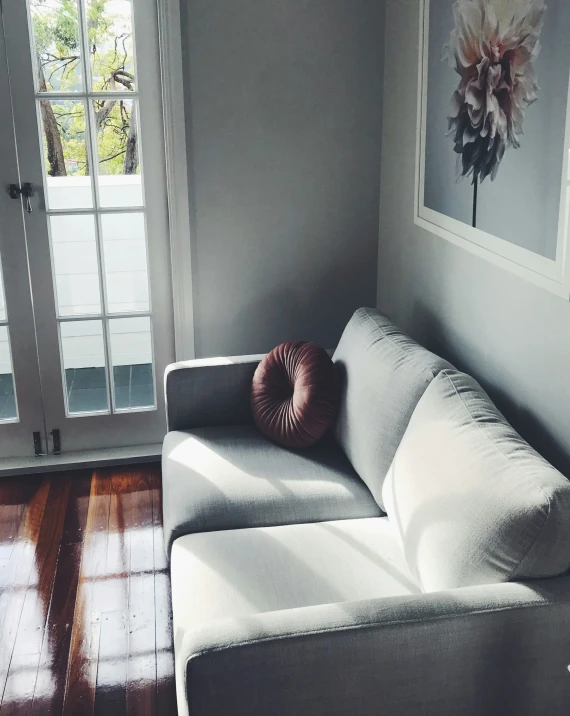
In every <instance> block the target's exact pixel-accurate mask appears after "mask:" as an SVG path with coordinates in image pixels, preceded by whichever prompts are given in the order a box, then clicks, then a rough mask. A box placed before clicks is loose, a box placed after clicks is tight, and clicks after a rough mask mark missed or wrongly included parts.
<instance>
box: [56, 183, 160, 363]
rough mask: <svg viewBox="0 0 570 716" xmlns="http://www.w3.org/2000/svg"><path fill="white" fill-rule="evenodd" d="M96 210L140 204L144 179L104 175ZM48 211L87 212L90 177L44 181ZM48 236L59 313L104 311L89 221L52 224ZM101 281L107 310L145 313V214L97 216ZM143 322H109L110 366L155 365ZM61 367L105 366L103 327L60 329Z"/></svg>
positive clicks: (61, 219)
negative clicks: (99, 217)
mask: <svg viewBox="0 0 570 716" xmlns="http://www.w3.org/2000/svg"><path fill="white" fill-rule="evenodd" d="M99 196H100V203H101V206H104V207H106V208H108V207H121V206H129V207H133V206H141V205H142V183H141V177H140V176H138V175H134V176H101V177H100V178H99ZM48 197H49V205H50V208H58V209H64V208H65V209H69V208H85V207H86V206H89V205H90V204H91V178H90V177H53V178H48ZM50 229H51V230H50V233H51V242H52V255H53V262H54V273H55V279H56V293H57V302H58V306H59V311H60V315H64V316H73V315H81V314H83V315H85V314H86V313H99V312H100V311H101V305H102V297H101V296H100V285H99V278H98V266H97V249H96V239H95V224H94V218H93V216H88V215H68V216H56V217H52V218H51V222H50ZM101 239H102V245H103V260H104V280H105V290H106V293H107V304H108V306H109V309H110V310H111V311H113V312H117V313H120V312H129V311H148V310H149V309H150V302H149V291H148V272H147V253H146V236H145V221H144V214H143V213H142V212H141V213H134V214H133V213H130V212H129V213H125V214H120V213H119V214H116V213H114V214H104V215H102V216H101ZM149 327H150V321H149V319H148V318H124V319H114V320H112V321H111V323H110V341H111V352H112V357H113V365H131V364H139V363H150V362H152V344H151V335H150V328H149ZM61 346H62V354H63V356H64V367H65V368H66V369H67V368H88V367H102V366H104V365H105V358H104V345H103V338H102V332H101V322H100V321H88V322H86V321H80V322H77V323H67V324H65V327H63V328H62V330H61Z"/></svg>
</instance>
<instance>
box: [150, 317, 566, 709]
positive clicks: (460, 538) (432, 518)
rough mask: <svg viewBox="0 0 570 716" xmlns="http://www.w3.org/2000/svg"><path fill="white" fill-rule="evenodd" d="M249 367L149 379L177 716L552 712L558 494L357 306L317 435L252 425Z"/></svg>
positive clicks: (199, 367)
mask: <svg viewBox="0 0 570 716" xmlns="http://www.w3.org/2000/svg"><path fill="white" fill-rule="evenodd" d="M260 358H261V356H249V357H242V358H228V359H217V360H200V361H190V362H186V363H178V364H175V365H173V366H170V368H169V369H168V371H167V374H166V395H167V403H168V419H169V433H168V435H167V436H166V438H165V441H164V452H163V486H164V488H163V489H164V526H165V539H166V548H167V551H168V553H169V555H170V564H171V577H172V604H173V619H174V640H175V655H176V683H177V694H178V708H179V714H180V716H186V715H187V714H190V715H191V716H305V715H306V716H377V714H380V713H383V714H384V713H385V714H390V715H391V716H392V715H395V716H408V715H409V716H412V715H413V716H416V715H417V714H422V715H423V716H448V715H449V716H452V715H453V716H455V715H457V714H467V715H469V716H475V715H477V716H482V715H486V716H488V715H494V714H497V715H498V714H501V716H503V715H504V714H513V715H517V716H521V715H522V716H524V715H527V714H528V715H529V716H531V715H532V716H536V715H538V714H548V715H549V716H553V715H555V714H568V713H570V673H568V665H569V664H570V577H567V576H564V575H565V574H566V573H568V570H569V567H570V483H568V482H567V480H566V478H564V477H563V476H562V475H561V474H560V473H558V472H557V471H556V470H554V468H552V467H551V466H550V465H549V464H548V463H547V462H545V461H544V460H543V459H542V458H541V457H540V456H539V455H538V454H537V453H536V452H534V451H533V450H532V449H531V448H530V447H529V446H528V445H527V444H526V443H525V442H524V441H523V440H522V438H520V437H519V436H518V435H517V433H516V432H515V431H514V430H513V429H512V428H511V427H510V426H509V424H508V423H507V422H506V421H505V419H504V418H503V417H502V416H501V414H500V413H499V412H498V411H497V410H496V408H495V407H494V406H493V404H492V403H491V402H490V400H489V398H488V397H487V396H486V394H485V393H484V392H483V390H482V389H481V388H480V387H479V385H478V384H477V383H476V382H475V381H474V380H473V379H471V378H470V377H468V376H466V375H464V374H462V373H460V372H458V371H456V370H455V369H454V368H453V367H452V366H451V365H449V364H448V363H446V362H445V361H443V360H442V359H440V358H438V357H437V356H435V355H433V354H431V353H429V352H428V351H426V350H424V349H423V348H421V347H420V346H418V345H417V344H416V343H414V342H413V341H412V340H411V339H409V338H408V337H406V336H405V335H403V334H402V333H401V332H400V331H399V330H398V329H397V328H396V327H395V326H393V325H392V324H391V323H390V322H389V321H388V320H387V319H386V318H384V317H383V316H381V315H380V314H379V313H378V312H377V311H375V310H373V309H360V310H358V311H357V312H356V313H355V315H354V316H353V318H352V319H351V321H350V322H349V324H348V326H347V327H346V329H345V332H344V334H343V336H342V339H341V341H340V343H339V345H338V348H337V350H336V351H335V353H334V358H333V359H334V361H335V363H336V365H337V367H338V369H339V372H340V374H341V379H342V385H343V391H342V401H341V409H340V414H339V417H338V421H337V423H336V426H335V429H334V431H333V434H331V435H330V436H328V437H327V438H326V439H325V440H323V441H322V442H321V443H319V444H318V445H316V446H314V447H313V448H311V449H308V450H305V451H303V452H290V451H287V450H285V449H282V448H280V447H278V446H276V445H273V444H271V443H269V442H268V441H267V440H265V438H263V437H262V436H261V435H260V434H259V433H258V432H257V431H256V429H255V427H254V425H253V424H252V419H251V415H250V411H249V390H250V385H251V378H252V376H253V372H254V370H255V367H256V366H257V364H258V362H259V360H260Z"/></svg>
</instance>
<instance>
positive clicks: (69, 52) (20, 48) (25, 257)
mask: <svg viewBox="0 0 570 716" xmlns="http://www.w3.org/2000/svg"><path fill="white" fill-rule="evenodd" d="M1 7H2V20H3V29H4V42H5V48H4V49H5V54H3V55H2V57H0V65H1V63H2V60H3V58H4V57H5V58H6V64H7V75H6V73H5V72H2V71H0V92H1V93H2V94H1V97H2V103H3V104H4V108H3V109H2V110H0V111H1V112H2V116H0V120H1V121H2V126H3V127H4V128H6V127H8V130H3V132H2V138H1V139H0V150H1V151H2V154H3V157H8V161H7V162H5V161H4V162H3V164H2V166H1V167H0V178H1V180H2V184H3V192H2V198H1V199H0V212H1V214H0V216H1V218H2V226H0V259H1V261H2V264H3V277H4V281H3V284H4V291H3V292H2V293H0V457H7V456H26V455H28V454H30V455H33V454H34V450H35V451H36V452H37V451H38V441H37V435H36V443H35V447H34V442H33V433H34V432H35V433H37V432H39V433H40V438H41V445H40V449H39V452H47V453H50V452H54V451H55V452H57V451H58V450H63V451H65V452H68V451H77V450H92V449H99V448H113V447H124V446H135V445H144V444H149V443H156V442H159V441H160V440H161V438H162V436H163V434H164V432H165V407H164V398H163V392H162V389H161V385H162V375H163V372H164V368H165V366H166V365H167V364H168V363H169V362H171V361H172V360H173V356H174V337H173V319H172V289H171V279H170V264H169V240H168V214H167V195H166V180H165V157H164V141H163V127H162V109H161V107H162V104H161V88H160V59H159V57H160V55H159V48H158V31H157V10H156V2H155V0H136V2H135V0H1ZM0 69H2V68H1V67H0ZM8 80H9V81H8ZM8 97H11V103H10V102H5V101H4V100H5V99H6V98H8ZM10 104H11V111H10V114H11V116H8V113H9V108H10ZM7 122H8V124H7ZM12 129H13V131H12ZM10 185H13V186H12V188H11V195H12V197H14V198H11V196H10V192H9V187H10ZM4 294H5V300H4ZM3 306H5V308H3ZM3 311H4V312H3ZM6 376H7V377H6ZM3 380H4V382H5V384H6V386H8V387H7V388H6V389H5V392H7V393H9V392H10V390H9V383H10V380H11V385H12V392H11V397H10V400H11V402H10V403H9V405H8V400H6V401H5V402H6V405H5V407H4V408H2V398H1V395H2V391H3V383H2V381H3ZM2 410H4V414H3V413H2ZM10 411H11V412H10Z"/></svg>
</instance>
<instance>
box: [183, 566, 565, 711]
mask: <svg viewBox="0 0 570 716" xmlns="http://www.w3.org/2000/svg"><path fill="white" fill-rule="evenodd" d="M569 663H570V579H569V578H566V577H565V578H559V579H549V580H544V581H541V582H536V583H526V584H523V583H510V584H499V585H491V586H478V587H467V588H462V589H457V590H453V591H449V592H439V593H432V594H423V595H419V596H411V597H400V598H386V599H378V600H371V601H362V602H345V603H338V604H328V605H323V606H314V607H307V608H302V609H291V610H288V611H281V612H269V613H264V614H256V615H255V616H252V617H248V618H242V619H239V620H223V621H219V622H218V623H216V624H211V625H209V626H208V627H202V628H200V629H196V630H193V631H191V632H187V633H186V634H185V635H184V637H183V638H182V639H181V640H180V641H179V647H178V648H177V653H176V669H177V674H176V677H177V690H178V694H179V695H178V698H179V704H180V707H179V708H181V710H180V711H179V713H180V716H183V715H184V714H187V713H190V714H191V715H192V716H206V715H207V716H221V714H224V716H246V715H247V716H266V715H267V714H272V716H290V715H291V714H311V716H330V714H335V716H353V715H354V714H358V716H377V714H378V713H387V714H398V716H415V715H416V714H418V713H421V714H423V716H447V715H448V714H449V715H451V714H459V713H461V714H462V715H466V716H480V714H486V716H490V715H493V716H494V715H495V714H497V716H498V715H499V714H505V713H513V714H515V713H516V714H517V716H522V715H528V716H531V715H532V714H539V713H544V714H546V713H549V714H555V713H568V712H570V674H568V671H567V665H568V664H569ZM184 694H186V699H184ZM184 702H185V703H184ZM188 706H189V712H188V710H187V709H188Z"/></svg>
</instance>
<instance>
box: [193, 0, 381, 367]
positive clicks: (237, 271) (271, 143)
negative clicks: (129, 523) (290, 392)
mask: <svg viewBox="0 0 570 716" xmlns="http://www.w3.org/2000/svg"><path fill="white" fill-rule="evenodd" d="M182 5H183V8H182V10H183V12H182V27H183V47H184V48H185V51H186V57H185V70H186V77H185V80H186V108H185V109H186V118H187V128H188V145H189V166H190V186H191V193H192V202H193V206H192V207H191V209H192V211H191V213H192V222H193V231H192V242H193V244H192V250H193V271H194V281H193V290H194V310H195V334H196V335H195V337H196V352H197V354H198V355H199V356H207V355H227V354H230V355H231V354H239V353H255V352H258V351H265V350H268V349H271V348H273V347H274V346H275V345H276V344H278V343H280V342H282V341H285V340H290V339H294V338H301V339H311V340H315V341H318V342H320V343H322V344H324V345H326V346H333V345H334V344H335V343H336V342H337V340H338V338H339V337H340V333H341V331H342V328H343V326H344V325H345V323H346V321H347V320H348V318H349V317H350V315H351V313H352V312H353V311H354V310H355V309H356V308H357V307H359V306H361V305H365V304H371V303H373V302H374V298H375V295H376V257H377V236H378V192H379V180H380V176H379V175H380V145H381V116H382V63H383V55H384V51H383V0H375V1H374V2H372V1H371V0H311V1H310V2H308V1H307V0H287V1H286V2H284V1H283V0H240V2H236V1H235V0H183V2H182Z"/></svg>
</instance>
